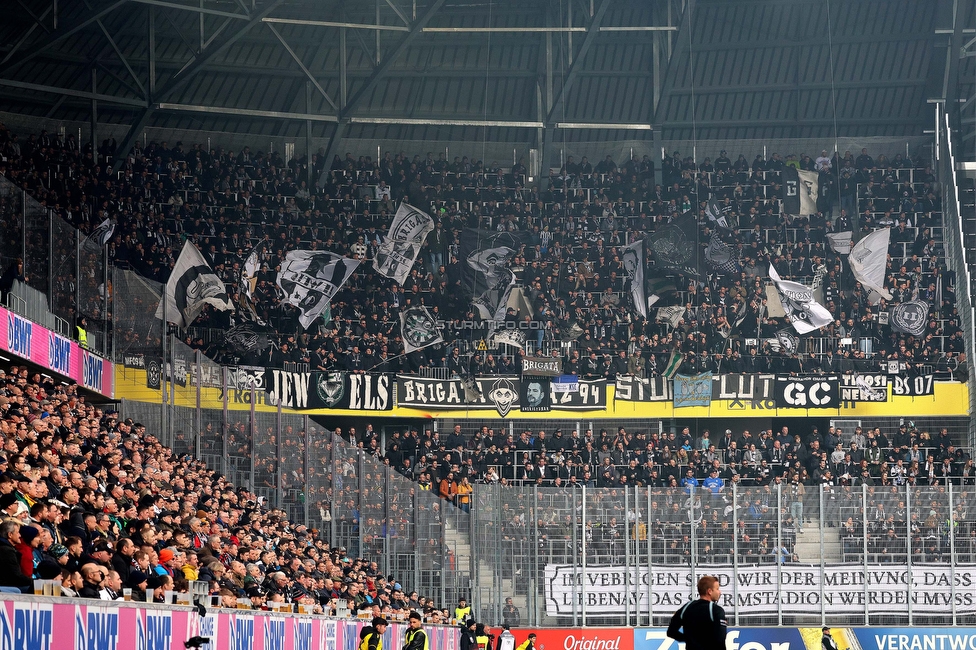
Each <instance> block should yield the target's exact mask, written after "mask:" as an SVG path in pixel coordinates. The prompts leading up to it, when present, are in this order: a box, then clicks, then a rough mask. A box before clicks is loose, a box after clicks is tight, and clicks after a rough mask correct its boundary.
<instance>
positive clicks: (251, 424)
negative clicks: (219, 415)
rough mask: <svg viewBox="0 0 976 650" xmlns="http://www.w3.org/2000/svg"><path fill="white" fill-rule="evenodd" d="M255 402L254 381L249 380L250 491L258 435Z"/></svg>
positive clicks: (251, 488)
mask: <svg viewBox="0 0 976 650" xmlns="http://www.w3.org/2000/svg"><path fill="white" fill-rule="evenodd" d="M255 402H257V394H256V391H255V390H254V382H251V418H250V422H249V423H248V427H249V428H250V430H251V471H250V476H249V480H250V481H251V486H250V488H249V489H250V490H251V491H252V492H254V452H255V444H254V443H255V441H256V440H257V437H258V422H257V414H256V413H255V411H256V410H257V409H256V408H255V406H254V403H255Z"/></svg>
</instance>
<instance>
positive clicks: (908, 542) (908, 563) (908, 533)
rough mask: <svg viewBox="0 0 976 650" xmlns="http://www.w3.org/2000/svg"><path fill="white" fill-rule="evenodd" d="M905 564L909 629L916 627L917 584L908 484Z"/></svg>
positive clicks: (906, 490) (908, 488) (910, 497)
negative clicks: (914, 601)
mask: <svg viewBox="0 0 976 650" xmlns="http://www.w3.org/2000/svg"><path fill="white" fill-rule="evenodd" d="M905 552H906V554H907V555H906V556H905V559H906V561H905V564H906V566H907V568H908V571H907V576H908V579H907V580H906V581H905V591H906V592H907V593H906V594H905V596H906V597H907V599H908V600H907V601H906V602H907V603H908V627H912V625H914V620H913V619H914V614H915V612H914V611H913V609H914V608H913V607H912V585H913V583H914V582H915V580H914V578H913V575H912V571H913V568H912V488H911V486H910V485H909V484H908V483H905Z"/></svg>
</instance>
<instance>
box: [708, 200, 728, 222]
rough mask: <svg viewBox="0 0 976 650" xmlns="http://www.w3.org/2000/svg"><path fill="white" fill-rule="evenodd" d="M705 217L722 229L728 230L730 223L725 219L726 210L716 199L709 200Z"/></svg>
mask: <svg viewBox="0 0 976 650" xmlns="http://www.w3.org/2000/svg"><path fill="white" fill-rule="evenodd" d="M705 216H707V217H708V220H709V221H714V222H715V223H716V224H718V225H719V226H720V227H722V228H725V229H728V227H729V221H728V219H726V218H725V210H723V208H722V206H721V204H719V202H718V201H716V200H715V199H709V201H708V203H706V204H705Z"/></svg>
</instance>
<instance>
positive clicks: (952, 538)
mask: <svg viewBox="0 0 976 650" xmlns="http://www.w3.org/2000/svg"><path fill="white" fill-rule="evenodd" d="M946 490H947V491H948V492H949V520H948V522H946V525H947V526H948V528H949V531H948V532H949V580H950V586H951V587H952V589H951V591H950V594H951V597H952V624H953V625H958V623H957V621H956V513H955V512H953V503H952V502H953V498H952V479H949V478H947V479H946Z"/></svg>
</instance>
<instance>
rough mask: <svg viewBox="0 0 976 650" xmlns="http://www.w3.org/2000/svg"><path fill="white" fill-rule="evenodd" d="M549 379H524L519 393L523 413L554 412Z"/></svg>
mask: <svg viewBox="0 0 976 650" xmlns="http://www.w3.org/2000/svg"><path fill="white" fill-rule="evenodd" d="M549 391H550V383H549V379H547V378H544V377H528V378H523V379H522V386H521V389H520V391H519V404H520V405H521V410H522V412H523V413H532V412H544V411H551V410H552V402H551V401H550V395H549Z"/></svg>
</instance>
